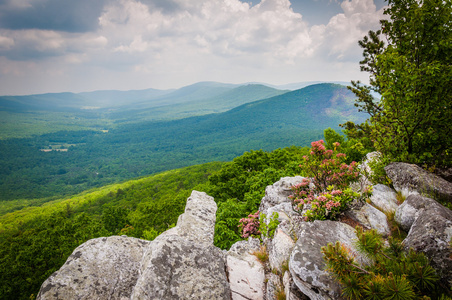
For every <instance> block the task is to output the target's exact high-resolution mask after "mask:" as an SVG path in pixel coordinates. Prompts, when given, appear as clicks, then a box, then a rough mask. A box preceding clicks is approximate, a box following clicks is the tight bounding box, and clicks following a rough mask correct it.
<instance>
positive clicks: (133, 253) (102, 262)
mask: <svg viewBox="0 0 452 300" xmlns="http://www.w3.org/2000/svg"><path fill="white" fill-rule="evenodd" d="M149 244H150V242H149V241H144V240H140V239H136V238H132V237H126V236H111V237H108V238H105V237H104V238H97V239H92V240H89V241H87V242H86V243H84V244H82V245H80V246H79V247H77V248H76V249H75V250H74V252H73V253H72V255H71V256H69V258H68V259H67V261H66V263H65V264H64V265H63V266H62V267H61V268H60V269H59V270H58V271H57V272H55V273H53V274H52V275H51V276H50V277H49V278H48V279H47V280H46V281H44V283H43V284H42V286H41V290H40V291H39V294H38V297H37V299H38V300H41V299H42V300H44V299H130V296H131V294H132V290H133V288H134V286H135V284H136V282H137V280H138V277H139V272H138V270H139V268H140V264H141V259H142V257H143V253H144V252H145V250H146V248H147V246H148V245H149Z"/></svg>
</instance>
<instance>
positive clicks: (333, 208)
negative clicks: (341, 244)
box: [289, 184, 359, 221]
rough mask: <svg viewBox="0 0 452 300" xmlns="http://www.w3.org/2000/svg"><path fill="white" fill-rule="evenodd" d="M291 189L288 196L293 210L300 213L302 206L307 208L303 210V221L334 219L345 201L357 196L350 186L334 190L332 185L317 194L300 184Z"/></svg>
mask: <svg viewBox="0 0 452 300" xmlns="http://www.w3.org/2000/svg"><path fill="white" fill-rule="evenodd" d="M292 191H293V195H292V196H289V198H291V199H292V204H293V205H294V210H295V211H297V212H298V213H300V214H301V213H302V211H303V208H305V207H306V208H308V209H307V210H306V211H305V212H304V220H305V221H314V220H326V219H334V218H335V217H336V216H337V215H339V214H340V213H341V212H342V211H343V210H344V209H345V208H346V205H347V203H349V202H351V201H352V200H353V199H354V198H357V197H359V194H358V193H355V192H353V191H352V190H351V189H350V188H347V189H345V190H335V189H334V188H333V186H330V187H329V188H328V190H327V191H326V192H323V193H320V194H319V195H318V196H315V195H314V192H313V190H312V189H310V191H307V190H306V186H303V185H302V184H298V185H295V186H292Z"/></svg>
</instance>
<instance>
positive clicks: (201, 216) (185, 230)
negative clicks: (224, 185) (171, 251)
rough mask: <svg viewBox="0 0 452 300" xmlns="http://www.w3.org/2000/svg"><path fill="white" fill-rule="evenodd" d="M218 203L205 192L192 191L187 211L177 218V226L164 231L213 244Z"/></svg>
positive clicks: (167, 233) (190, 239) (197, 241)
mask: <svg viewBox="0 0 452 300" xmlns="http://www.w3.org/2000/svg"><path fill="white" fill-rule="evenodd" d="M216 212H217V204H216V203H215V201H214V199H213V197H211V196H209V195H207V194H206V193H204V192H198V191H192V193H191V196H190V197H189V198H188V199H187V204H186V206H185V212H184V213H183V214H181V215H180V216H179V218H178V220H177V225H176V227H175V228H174V229H173V230H171V231H167V232H166V233H164V234H165V235H169V234H171V235H174V234H175V235H178V236H181V237H185V238H186V239H187V240H189V241H193V242H196V243H203V244H205V245H212V244H213V235H214V232H215V219H216Z"/></svg>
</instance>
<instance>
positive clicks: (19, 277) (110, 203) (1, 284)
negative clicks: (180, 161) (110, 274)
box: [0, 162, 222, 300]
mask: <svg viewBox="0 0 452 300" xmlns="http://www.w3.org/2000/svg"><path fill="white" fill-rule="evenodd" d="M221 166H222V163H215V162H214V163H209V164H203V165H198V166H193V167H188V168H184V169H177V170H172V171H167V172H164V173H161V174H157V175H154V176H150V177H146V178H141V179H137V180H132V181H128V182H125V183H122V184H116V185H111V186H107V187H104V188H101V189H97V190H94V191H89V192H85V193H82V194H80V195H77V196H74V197H71V198H68V199H59V200H56V201H54V202H53V203H48V204H46V205H43V206H41V207H27V208H25V209H23V210H19V211H15V212H12V213H9V214H6V215H3V216H0V299H14V300H16V299H30V296H32V295H34V296H36V295H37V293H38V291H39V288H40V286H41V284H42V283H43V282H44V280H45V279H46V278H48V277H49V276H50V275H51V274H52V273H53V272H55V271H56V270H58V269H59V268H60V267H61V266H62V265H63V263H64V262H65V261H66V259H67V257H68V256H69V255H70V254H71V253H72V251H73V250H74V249H75V248H76V247H77V246H79V245H80V244H82V243H84V242H85V241H87V240H89V239H92V238H96V237H101V236H111V235H118V234H126V235H129V236H134V237H137V238H144V239H154V238H155V237H156V236H157V235H158V234H160V233H161V232H163V231H165V230H166V229H168V227H171V226H172V224H175V223H176V221H177V218H178V216H179V215H180V214H182V213H183V211H184V208H185V203H186V199H187V197H189V195H190V193H191V191H192V190H193V189H196V190H202V189H203V186H202V184H204V185H205V183H206V182H207V179H208V176H209V175H211V174H212V173H214V172H215V171H217V170H219V169H220V167H221Z"/></svg>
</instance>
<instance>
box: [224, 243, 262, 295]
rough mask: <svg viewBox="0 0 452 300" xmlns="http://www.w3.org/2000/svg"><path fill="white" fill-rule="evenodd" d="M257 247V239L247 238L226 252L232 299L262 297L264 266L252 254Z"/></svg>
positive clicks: (258, 246)
mask: <svg viewBox="0 0 452 300" xmlns="http://www.w3.org/2000/svg"><path fill="white" fill-rule="evenodd" d="M259 249H260V243H259V240H258V239H253V238H249V239H248V240H247V241H239V242H237V243H235V244H234V245H232V247H231V249H229V251H228V252H227V258H226V261H227V271H228V279H229V285H230V289H231V294H232V299H233V300H241V299H253V300H259V299H263V298H264V294H265V271H264V267H263V265H262V263H261V262H260V261H259V260H258V259H257V257H256V256H255V255H253V254H252V253H253V252H254V251H258V250H259Z"/></svg>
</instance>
